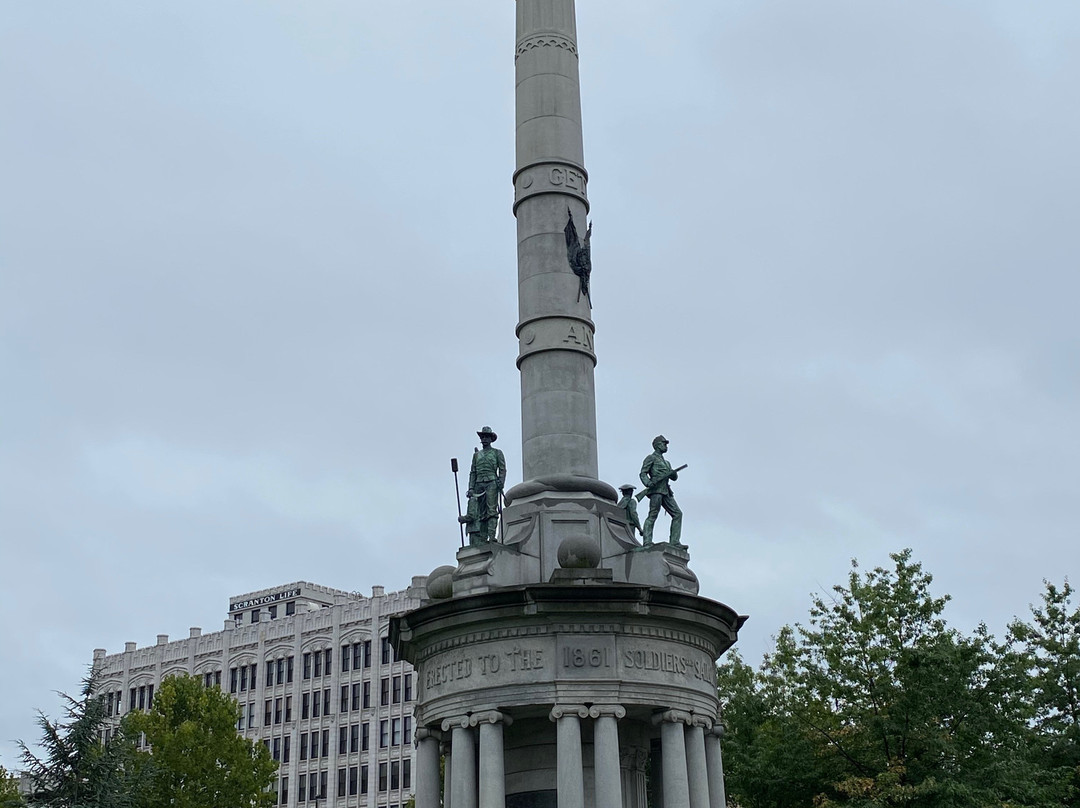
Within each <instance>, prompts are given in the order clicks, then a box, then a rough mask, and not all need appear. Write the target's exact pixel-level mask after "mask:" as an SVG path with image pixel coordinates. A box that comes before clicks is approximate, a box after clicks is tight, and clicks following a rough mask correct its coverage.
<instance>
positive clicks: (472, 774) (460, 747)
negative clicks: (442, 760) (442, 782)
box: [442, 716, 478, 808]
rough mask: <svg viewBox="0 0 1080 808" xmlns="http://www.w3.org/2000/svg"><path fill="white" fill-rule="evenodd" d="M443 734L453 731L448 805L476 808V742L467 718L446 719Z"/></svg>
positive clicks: (443, 723) (460, 807)
mask: <svg viewBox="0 0 1080 808" xmlns="http://www.w3.org/2000/svg"><path fill="white" fill-rule="evenodd" d="M442 729H443V732H449V731H451V730H452V731H453V735H452V736H451V737H452V738H453V740H452V741H451V746H452V748H453V752H454V767H453V769H452V771H451V775H450V803H451V805H453V806H454V808H478V806H477V790H476V741H475V739H474V736H473V730H472V726H471V723H470V720H469V716H461V717H460V718H448V719H446V720H445V721H443V722H442Z"/></svg>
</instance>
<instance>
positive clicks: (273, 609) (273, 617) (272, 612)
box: [266, 605, 277, 620]
mask: <svg viewBox="0 0 1080 808" xmlns="http://www.w3.org/2000/svg"><path fill="white" fill-rule="evenodd" d="M266 611H267V612H269V613H270V619H271V620H276V619H277V605H274V606H271V607H270V608H268V609H267V610H266Z"/></svg>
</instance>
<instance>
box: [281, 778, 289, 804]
mask: <svg viewBox="0 0 1080 808" xmlns="http://www.w3.org/2000/svg"><path fill="white" fill-rule="evenodd" d="M281 804H282V805H288V804H289V778H288V777H282V778H281Z"/></svg>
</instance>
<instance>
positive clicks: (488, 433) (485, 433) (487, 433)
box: [476, 426, 499, 443]
mask: <svg viewBox="0 0 1080 808" xmlns="http://www.w3.org/2000/svg"><path fill="white" fill-rule="evenodd" d="M476 436H477V437H478V438H484V437H489V438H491V442H492V443H494V442H495V441H497V440H498V439H499V436H498V435H496V434H495V430H493V429H492V428H491V427H490V426H485V427H484V428H483V429H481V430H480V431H479V432H477V433H476Z"/></svg>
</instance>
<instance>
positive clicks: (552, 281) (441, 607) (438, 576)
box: [391, 0, 746, 808]
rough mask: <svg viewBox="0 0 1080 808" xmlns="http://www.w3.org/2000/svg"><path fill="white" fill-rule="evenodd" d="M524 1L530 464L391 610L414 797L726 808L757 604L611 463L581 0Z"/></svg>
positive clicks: (521, 145)
mask: <svg viewBox="0 0 1080 808" xmlns="http://www.w3.org/2000/svg"><path fill="white" fill-rule="evenodd" d="M516 3H517V47H516V65H517V169H516V171H515V172H514V191H515V194H514V213H515V216H516V218H517V234H518V307H519V322H518V326H517V337H518V341H519V353H518V359H517V366H518V369H519V371H520V378H521V426H522V429H521V433H522V447H521V461H522V472H523V473H522V479H523V482H522V483H520V484H518V485H515V486H513V487H512V488H510V489H509V490H507V491H506V492H505V501H506V506H505V508H504V509H503V512H502V525H501V530H500V531H499V533H498V534H497V536H492V538H494V539H495V540H487V541H480V542H476V543H473V544H470V545H469V546H467V547H463V548H461V549H460V550H459V551H458V552H457V565H456V566H443V567H439V568H437V569H436V570H434V571H433V572H432V574H431V575H430V576H429V577H428V588H427V596H428V597H427V601H426V603H425V604H424V605H422V606H421V607H420V608H418V609H416V610H414V611H412V612H409V613H408V614H405V615H403V616H400V617H398V618H395V619H394V621H393V622H392V624H391V637H392V641H393V642H394V643H395V646H396V647H397V649H398V652H399V654H400V655H401V656H402V657H404V658H405V659H407V660H408V661H409V662H411V663H412V664H413V665H414V666H415V667H416V668H417V670H418V681H419V687H418V698H417V706H416V725H417V732H416V742H417V757H416V761H417V771H416V776H415V784H416V806H417V808H438V806H440V805H441V806H443V808H504V806H506V808H556V806H557V808H584V806H586V805H588V806H598V808H646V806H647V805H651V806H653V808H720V806H723V805H724V789H723V769H722V763H721V755H720V741H719V734H720V732H721V728H720V724H719V716H718V710H719V704H718V701H717V696H716V667H715V663H716V660H717V659H718V658H719V657H720V655H721V654H722V653H723V652H724V651H725V650H727V648H729V647H730V646H731V645H732V644H733V643H734V642H735V640H736V639H737V635H738V630H739V627H740V626H741V625H742V623H743V621H744V620H745V619H746V618H745V617H742V616H740V615H738V614H737V613H736V612H735V611H733V610H732V609H730V608H729V607H727V606H725V605H723V604H721V603H718V602H716V601H713V600H708V599H706V598H703V597H700V596H698V581H697V577H696V576H695V575H694V573H693V572H692V571H691V570H690V567H689V559H690V553H689V549H688V547H687V546H685V545H683V544H680V543H679V538H678V533H677V531H676V532H675V533H674V534H673V540H672V541H670V542H655V543H653V544H650V545H643V544H642V543H641V542H639V540H638V538H637V536H636V535H635V526H633V525H632V524H631V523H630V517H629V512H628V509H627V506H626V503H625V502H623V503H621V504H620V501H619V498H618V497H617V495H616V492H615V489H614V488H613V487H612V486H610V485H608V484H607V483H605V482H603V481H601V480H600V479H598V465H597V446H596V403H595V393H594V381H593V369H594V367H595V365H596V350H595V343H594V339H593V337H594V333H595V326H594V324H593V321H592V314H591V311H592V294H591V285H590V274H591V270H592V262H591V253H590V245H589V231H588V230H586V235H585V238H584V240H582V239H581V238H580V236H579V235H578V225H582V224H583V223H585V222H586V221H587V218H588V213H589V201H588V193H587V191H588V187H587V186H588V174H587V172H586V170H585V165H584V155H583V148H582V137H581V102H580V94H579V85H578V50H577V32H576V23H575V9H574V0H516ZM574 222H577V225H575V224H574ZM598 277H600V278H601V279H602V278H603V270H602V269H601V274H600V276H598ZM601 288H602V283H601ZM672 503H673V500H672ZM488 535H491V534H490V533H489V534H488ZM689 535H690V536H691V539H692V530H691V531H690V532H689ZM440 757H442V758H444V760H445V767H444V768H445V782H440ZM649 791H651V793H648V792H649ZM440 794H441V797H440Z"/></svg>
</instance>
